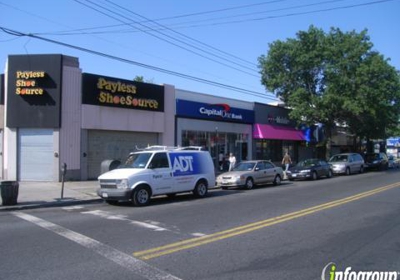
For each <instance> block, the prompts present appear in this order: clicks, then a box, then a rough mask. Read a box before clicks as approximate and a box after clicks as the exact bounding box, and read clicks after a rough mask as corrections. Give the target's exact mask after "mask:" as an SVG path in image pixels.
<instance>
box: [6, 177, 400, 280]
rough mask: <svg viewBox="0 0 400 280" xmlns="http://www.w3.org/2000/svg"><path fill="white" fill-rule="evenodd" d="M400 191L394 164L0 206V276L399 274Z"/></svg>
mask: <svg viewBox="0 0 400 280" xmlns="http://www.w3.org/2000/svg"><path fill="white" fill-rule="evenodd" d="M399 198H400V171H398V170H390V171H385V172H368V173H364V174H359V175H351V176H335V177H333V178H331V179H320V180H317V181H299V182H297V181H296V182H287V181H286V182H284V183H283V184H282V185H280V186H277V187H274V186H268V185H267V186H263V187H257V188H255V189H253V190H250V191H244V190H238V189H230V190H219V189H217V190H213V191H210V193H209V197H207V198H204V199H195V198H193V197H192V196H191V195H178V196H176V197H175V198H174V199H168V198H165V197H160V198H155V199H153V200H152V203H151V205H150V206H147V207H143V208H137V207H132V206H130V205H129V204H121V205H118V206H110V205H107V204H106V203H100V204H90V205H79V206H71V207H63V208H43V209H36V210H25V211H11V212H0V279H13V280H19V279H60V280H63V279H65V280H67V279H68V280H70V279H74V280H77V279H96V280H100V279H305V280H310V279H321V276H322V271H323V270H324V268H327V271H326V273H325V279H330V278H329V277H330V276H329V272H330V271H331V269H332V265H329V264H330V263H332V262H333V263H335V264H336V272H337V274H340V273H343V272H344V271H345V270H346V268H347V269H348V268H349V267H351V270H349V269H348V272H349V278H348V279H349V280H350V279H351V277H350V275H351V274H350V272H353V274H354V273H361V272H365V271H371V272H373V271H379V272H396V273H397V272H400V215H399V213H400V201H399ZM353 276H354V275H353ZM397 278H398V279H400V275H396V279H397ZM343 279H344V278H343ZM354 279H355V278H354ZM376 279H379V278H376ZM392 279H394V278H392Z"/></svg>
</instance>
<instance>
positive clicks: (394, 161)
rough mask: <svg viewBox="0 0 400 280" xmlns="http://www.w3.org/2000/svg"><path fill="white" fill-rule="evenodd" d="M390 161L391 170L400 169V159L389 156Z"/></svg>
mask: <svg viewBox="0 0 400 280" xmlns="http://www.w3.org/2000/svg"><path fill="white" fill-rule="evenodd" d="M388 160H389V168H399V167H400V159H398V158H395V157H394V156H393V155H390V156H388Z"/></svg>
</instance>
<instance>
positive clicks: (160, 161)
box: [97, 146, 215, 206]
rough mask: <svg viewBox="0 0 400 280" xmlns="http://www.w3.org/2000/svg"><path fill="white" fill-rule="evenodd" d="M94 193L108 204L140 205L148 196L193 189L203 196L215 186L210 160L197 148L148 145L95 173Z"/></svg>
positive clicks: (205, 153)
mask: <svg viewBox="0 0 400 280" xmlns="http://www.w3.org/2000/svg"><path fill="white" fill-rule="evenodd" d="M98 180H99V183H100V188H99V189H98V190H97V194H98V195H99V196H100V197H102V198H103V199H104V200H105V201H107V202H108V203H110V204H115V203H117V202H118V201H119V200H131V201H132V203H133V204H134V205H136V206H144V205H147V204H148V203H149V202H150V197H152V196H157V195H164V194H166V195H168V196H174V195H175V194H177V193H181V192H193V194H194V195H195V196H197V197H205V196H206V195H207V193H208V187H209V186H210V187H214V186H215V170H214V163H213V160H212V158H211V156H210V153H209V152H208V151H202V150H201V148H200V147H183V148H168V147H164V146H151V147H148V148H146V149H144V150H142V151H138V152H134V153H131V154H130V155H129V157H128V159H127V161H126V163H125V164H123V165H121V166H120V167H119V168H117V169H114V170H111V171H109V172H106V173H104V174H102V175H100V176H99V178H98Z"/></svg>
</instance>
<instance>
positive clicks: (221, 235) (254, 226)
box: [133, 182, 400, 260]
mask: <svg viewBox="0 0 400 280" xmlns="http://www.w3.org/2000/svg"><path fill="white" fill-rule="evenodd" d="M396 187H400V182H398V183H394V184H391V185H387V186H384V187H380V188H377V189H374V190H371V191H367V192H363V193H359V194H356V195H353V196H349V197H346V198H343V199H339V200H335V201H331V202H328V203H324V204H321V205H317V206H314V207H310V208H307V209H303V210H300V211H296V212H292V213H288V214H284V215H281V216H278V217H273V218H269V219H266V220H263V221H259V222H255V223H250V224H247V225H244V226H240V227H236V228H232V229H228V230H225V231H221V232H216V233H213V234H209V235H206V236H202V237H197V238H191V239H187V240H183V241H180V242H176V243H171V244H168V245H165V246H161V247H156V248H152V249H149V250H144V251H139V252H135V253H133V255H134V256H135V257H137V258H140V259H142V260H149V259H153V258H157V257H161V256H164V255H168V254H172V253H175V252H178V251H182V250H186V249H190V248H194V247H198V246H201V245H205V244H209V243H212V242H216V241H219V240H223V239H227V238H231V237H235V236H238V235H242V234H245V233H249V232H252V231H256V230H259V229H263V228H265V227H269V226H272V225H276V224H280V223H283V222H287V221H290V220H294V219H297V218H300V217H304V216H307V215H310V214H313V213H316V212H319V211H322V210H326V209H330V208H333V207H336V206H340V205H343V204H346V203H349V202H353V201H356V200H359V199H362V198H365V197H369V196H371V195H374V194H378V193H380V192H384V191H387V190H390V189H393V188H396Z"/></svg>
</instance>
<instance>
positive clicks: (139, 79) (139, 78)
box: [133, 76, 144, 83]
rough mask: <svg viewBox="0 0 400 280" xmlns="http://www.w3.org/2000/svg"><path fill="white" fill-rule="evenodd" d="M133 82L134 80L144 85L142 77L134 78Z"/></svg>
mask: <svg viewBox="0 0 400 280" xmlns="http://www.w3.org/2000/svg"><path fill="white" fill-rule="evenodd" d="M133 80H134V81H135V82H141V83H144V78H143V76H136V77H135V78H134V79H133Z"/></svg>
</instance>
